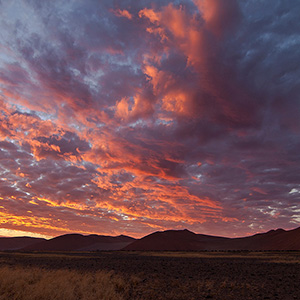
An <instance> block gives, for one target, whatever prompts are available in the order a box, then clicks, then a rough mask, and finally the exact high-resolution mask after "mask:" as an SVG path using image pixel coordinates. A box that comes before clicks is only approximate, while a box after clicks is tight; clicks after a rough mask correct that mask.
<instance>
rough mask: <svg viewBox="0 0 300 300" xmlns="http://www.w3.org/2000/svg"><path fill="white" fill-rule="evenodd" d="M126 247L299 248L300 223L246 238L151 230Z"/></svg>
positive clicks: (160, 248) (208, 248) (144, 248)
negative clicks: (294, 226) (288, 228)
mask: <svg viewBox="0 0 300 300" xmlns="http://www.w3.org/2000/svg"><path fill="white" fill-rule="evenodd" d="M123 250H140V251H151V250H160V251H163V250H174V251H176V250H180V251H196V250H300V227H299V228H297V229H293V230H289V231H285V230H283V229H277V230H271V231H269V232H266V233H260V234H255V235H253V236H249V237H243V238H224V237H216V236H209V235H203V234H195V233H193V232H191V231H188V230H167V231H162V232H160V231H158V232H155V233H152V234H149V235H147V236H145V237H143V238H141V239H139V240H136V241H134V242H133V243H131V244H129V245H128V246H126V247H125V248H124V249H123Z"/></svg>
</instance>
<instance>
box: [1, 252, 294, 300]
mask: <svg viewBox="0 0 300 300" xmlns="http://www.w3.org/2000/svg"><path fill="white" fill-rule="evenodd" d="M299 282H300V252H186V253H184V252H146V253H145V252H144V253H143V252H97V253H9V252H2V253H0V299H1V300H2V299H5V300H7V299H15V300H17V299H20V300H27V299H30V300H35V299H36V300H37V299H39V300H43V299H45V300H48V299H49V300H50V299H51V300H53V299H59V300H61V299H66V300H68V299H72V300H73V299H74V300H76V299H82V300H90V299H104V300H110V299H111V300H114V299H128V300H129V299H130V300H135V299H136V300H138V299H140V300H148V299H149V300H150V299H155V300H159V299H170V300H171V299H172V300H176V299H178V300H179V299H182V300H192V299H195V300H201V299H222V300H224V299H225V300H226V299H245V300H246V299H255V300H259V299H272V300H273V299H283V300H289V299H293V300H294V299H300V285H299Z"/></svg>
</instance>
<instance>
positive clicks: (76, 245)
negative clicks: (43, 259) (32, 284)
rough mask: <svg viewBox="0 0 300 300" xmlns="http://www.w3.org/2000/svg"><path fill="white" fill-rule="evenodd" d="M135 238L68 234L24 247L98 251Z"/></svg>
mask: <svg viewBox="0 0 300 300" xmlns="http://www.w3.org/2000/svg"><path fill="white" fill-rule="evenodd" d="M134 240H135V239H134V238H131V237H128V236H123V235H121V236H116V237H112V236H103V235H96V234H92V235H87V236H85V235H81V234H66V235H61V236H58V237H55V238H53V239H50V240H44V241H42V242H40V243H37V244H33V245H30V246H27V247H24V248H23V250H26V251H96V250H120V249H122V248H123V247H125V246H127V245H128V244H130V243H132V242H133V241H134Z"/></svg>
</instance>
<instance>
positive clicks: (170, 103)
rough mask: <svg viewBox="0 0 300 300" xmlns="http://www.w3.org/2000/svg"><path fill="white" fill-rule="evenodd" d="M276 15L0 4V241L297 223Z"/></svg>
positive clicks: (250, 10) (297, 181)
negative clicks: (69, 235)
mask: <svg viewBox="0 0 300 300" xmlns="http://www.w3.org/2000/svg"><path fill="white" fill-rule="evenodd" d="M225 3H226V4H225ZM291 3H294V4H293V5H289V4H285V3H284V1H252V0H249V1H235V0H226V1H222V0H194V1H192V0H183V1H170V0H162V1H156V0H151V1H150V0H149V1H148V0H145V1H134V0H128V1H127V0H126V1H120V0H119V1H110V0H103V1H89V0H88V1H75V0H74V1H56V0H55V1H25V0H24V1H23V0H22V1H14V0H12V1H2V2H0V24H1V25H0V222H1V226H0V235H1V236H20V235H27V236H37V237H53V236H58V235H61V234H65V233H73V232H76V233H82V234H93V233H96V234H106V235H119V234H127V235H130V236H133V237H141V236H144V235H145V234H148V233H151V232H153V231H157V230H166V229H184V228H187V229H189V230H192V231H194V232H197V233H203V234H211V235H223V236H229V237H234V236H244V235H249V234H254V233H257V232H262V231H267V230H269V229H273V228H279V227H281V228H284V229H291V228H295V227H297V226H299V224H300V201H299V200H300V155H299V149H300V104H299V95H300V84H299V78H300V77H299V76H300V68H299V67H298V64H299V62H300V51H299V46H300V37H299V29H300V28H299V25H300V23H299V9H300V3H299V2H298V1H291ZM292 6H293V7H292Z"/></svg>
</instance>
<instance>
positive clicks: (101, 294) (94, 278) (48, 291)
mask: <svg viewBox="0 0 300 300" xmlns="http://www.w3.org/2000/svg"><path fill="white" fill-rule="evenodd" d="M129 284H130V283H129V282H126V281H125V280H124V278H122V277H121V276H119V275H116V274H114V273H113V272H104V271H101V272H95V273H80V272H78V271H71V270H51V271H50V270H45V269H41V268H26V269H25V268H23V267H14V268H12V267H7V266H5V267H0V299H1V300H8V299H9V300H50V299H51V300H69V299H71V300H76V299H80V300H94V299H105V300H116V299H118V300H121V299H124V298H123V295H125V294H127V292H128V289H129Z"/></svg>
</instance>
